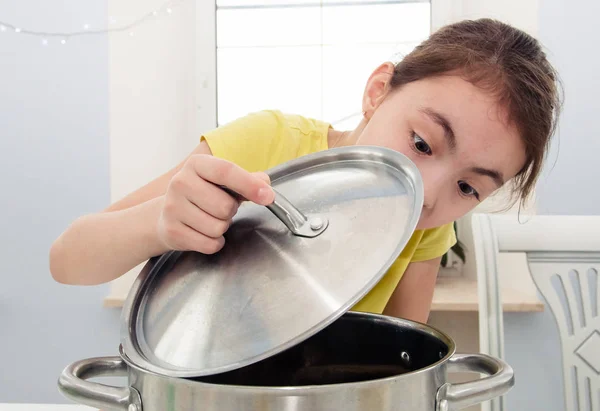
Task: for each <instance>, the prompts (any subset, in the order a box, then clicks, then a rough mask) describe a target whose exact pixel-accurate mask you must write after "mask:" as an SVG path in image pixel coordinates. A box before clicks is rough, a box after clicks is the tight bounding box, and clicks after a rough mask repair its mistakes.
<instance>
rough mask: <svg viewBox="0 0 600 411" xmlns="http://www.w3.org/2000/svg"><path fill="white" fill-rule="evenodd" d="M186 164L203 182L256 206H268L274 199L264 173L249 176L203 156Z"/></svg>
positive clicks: (211, 157)
mask: <svg viewBox="0 0 600 411" xmlns="http://www.w3.org/2000/svg"><path fill="white" fill-rule="evenodd" d="M187 164H189V165H190V167H192V168H193V169H194V171H195V172H196V174H197V175H198V176H199V177H201V178H203V179H204V180H207V181H209V182H211V183H213V184H216V185H223V186H226V187H228V188H229V189H231V190H233V191H235V192H236V193H238V194H240V195H241V196H242V197H244V198H246V199H247V200H249V201H252V202H254V203H256V204H260V205H269V204H271V203H272V202H273V200H274V199H275V194H274V192H273V190H272V189H271V186H270V185H269V183H268V180H266V179H265V177H266V174H264V173H261V174H262V175H256V174H251V173H249V172H247V171H246V170H244V169H243V168H241V167H239V166H238V165H236V164H233V163H230V162H227V161H223V160H221V159H218V158H215V157H213V156H205V155H198V158H195V159H194V160H193V161H189V162H188V163H187ZM266 178H267V179H268V177H266Z"/></svg>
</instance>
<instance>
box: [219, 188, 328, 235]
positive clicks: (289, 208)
mask: <svg viewBox="0 0 600 411" xmlns="http://www.w3.org/2000/svg"><path fill="white" fill-rule="evenodd" d="M219 187H220V188H221V189H222V190H223V191H225V192H226V193H227V194H229V195H230V196H232V197H234V198H237V199H241V200H244V197H242V196H241V195H240V194H238V193H236V192H235V191H233V190H232V189H230V188H229V187H226V186H223V185H221V186H219ZM273 191H274V192H275V200H274V201H273V202H272V203H271V204H269V205H268V206H267V208H268V209H269V211H271V212H272V213H273V214H274V215H275V216H276V217H277V218H279V220H281V222H282V223H283V224H285V226H286V227H287V228H288V229H289V230H290V231H291V232H292V233H293V234H294V235H297V236H300V237H308V238H311V237H316V236H318V235H319V234H321V233H322V232H323V231H325V229H326V228H327V226H328V225H329V221H328V220H327V219H326V218H325V217H320V216H315V215H311V216H306V215H304V214H303V213H302V212H301V211H300V210H298V208H296V206H294V205H293V204H292V203H291V202H290V201H289V200H288V199H287V198H285V197H284V196H283V195H282V194H281V193H280V192H278V191H277V190H275V189H273Z"/></svg>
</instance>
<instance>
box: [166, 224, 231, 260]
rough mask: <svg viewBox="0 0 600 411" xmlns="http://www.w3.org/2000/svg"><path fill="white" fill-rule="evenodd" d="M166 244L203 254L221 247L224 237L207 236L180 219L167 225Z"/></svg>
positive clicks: (174, 248)
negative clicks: (167, 240) (167, 239)
mask: <svg viewBox="0 0 600 411" xmlns="http://www.w3.org/2000/svg"><path fill="white" fill-rule="evenodd" d="M167 227H168V228H167V230H168V231H167V233H166V234H167V238H169V239H170V241H169V242H168V243H167V245H168V246H169V247H170V248H172V249H173V250H191V251H197V252H199V253H203V254H214V253H216V252H218V251H219V250H221V248H223V245H225V239H224V238H223V237H222V236H221V237H219V238H211V237H207V236H205V235H203V234H201V233H199V232H198V231H196V230H194V229H192V228H190V227H189V226H187V225H185V224H184V223H183V222H181V221H175V222H173V224H171V225H168V226H167Z"/></svg>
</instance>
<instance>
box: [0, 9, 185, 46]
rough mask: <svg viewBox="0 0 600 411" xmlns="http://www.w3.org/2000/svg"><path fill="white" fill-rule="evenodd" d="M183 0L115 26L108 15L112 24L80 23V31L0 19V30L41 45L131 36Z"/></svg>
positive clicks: (169, 11)
mask: <svg viewBox="0 0 600 411" xmlns="http://www.w3.org/2000/svg"><path fill="white" fill-rule="evenodd" d="M184 1H185V0H169V1H166V2H165V3H163V4H162V6H160V7H158V8H157V9H154V10H152V11H150V12H148V13H146V14H144V15H143V16H141V17H140V18H138V19H136V20H134V21H133V22H131V23H129V24H123V25H120V26H116V24H117V19H116V18H115V17H112V16H111V17H109V26H114V27H111V28H107V29H102V30H101V29H92V27H91V25H90V24H89V23H85V24H83V25H82V27H83V30H81V31H72V32H43V31H37V30H28V29H24V28H22V27H18V26H16V25H13V24H10V23H8V22H4V21H0V32H1V33H5V32H7V31H8V30H9V29H10V30H12V31H14V33H17V34H21V35H28V36H35V37H41V44H42V45H43V46H47V45H48V44H49V43H50V39H52V38H57V39H59V42H60V44H62V45H65V44H67V39H70V38H72V37H80V36H89V35H100V34H109V33H119V32H126V33H128V34H129V36H130V37H133V35H134V31H133V29H135V28H136V27H138V26H139V25H141V24H142V23H144V22H146V21H147V20H148V19H150V18H153V17H156V16H158V15H159V14H165V13H166V14H167V15H170V14H172V13H173V8H174V7H175V6H177V5H178V3H183V2H184Z"/></svg>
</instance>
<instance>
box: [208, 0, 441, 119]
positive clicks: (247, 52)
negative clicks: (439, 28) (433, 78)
mask: <svg viewBox="0 0 600 411" xmlns="http://www.w3.org/2000/svg"><path fill="white" fill-rule="evenodd" d="M216 5H217V8H216V48H217V50H216V51H217V55H216V58H217V64H216V80H217V94H216V96H217V123H218V125H222V124H224V123H227V122H229V121H231V120H234V119H236V118H238V117H241V116H244V115H246V114H248V113H249V112H253V111H258V110H263V109H279V110H282V111H284V112H288V113H294V114H302V115H305V116H309V117H314V118H317V119H323V120H326V121H329V122H332V123H334V125H335V126H336V127H340V128H349V127H353V126H355V125H356V124H357V122H358V121H359V120H360V114H361V98H362V93H363V90H364V86H365V83H366V81H367V79H368V76H369V74H370V73H371V72H372V71H373V70H374V69H375V68H376V67H377V66H378V65H379V64H381V63H382V62H384V61H389V60H391V61H396V60H398V59H399V58H401V56H402V55H404V54H406V53H407V52H409V51H411V50H412V49H413V48H414V47H415V46H416V45H417V44H418V43H420V42H421V41H423V40H424V39H425V38H426V37H427V36H428V35H429V33H430V31H431V4H430V2H429V1H419V0H412V1H410V0H320V1H319V0H271V1H269V0H262V1H258V0H254V1H252V0H217V1H216Z"/></svg>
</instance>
